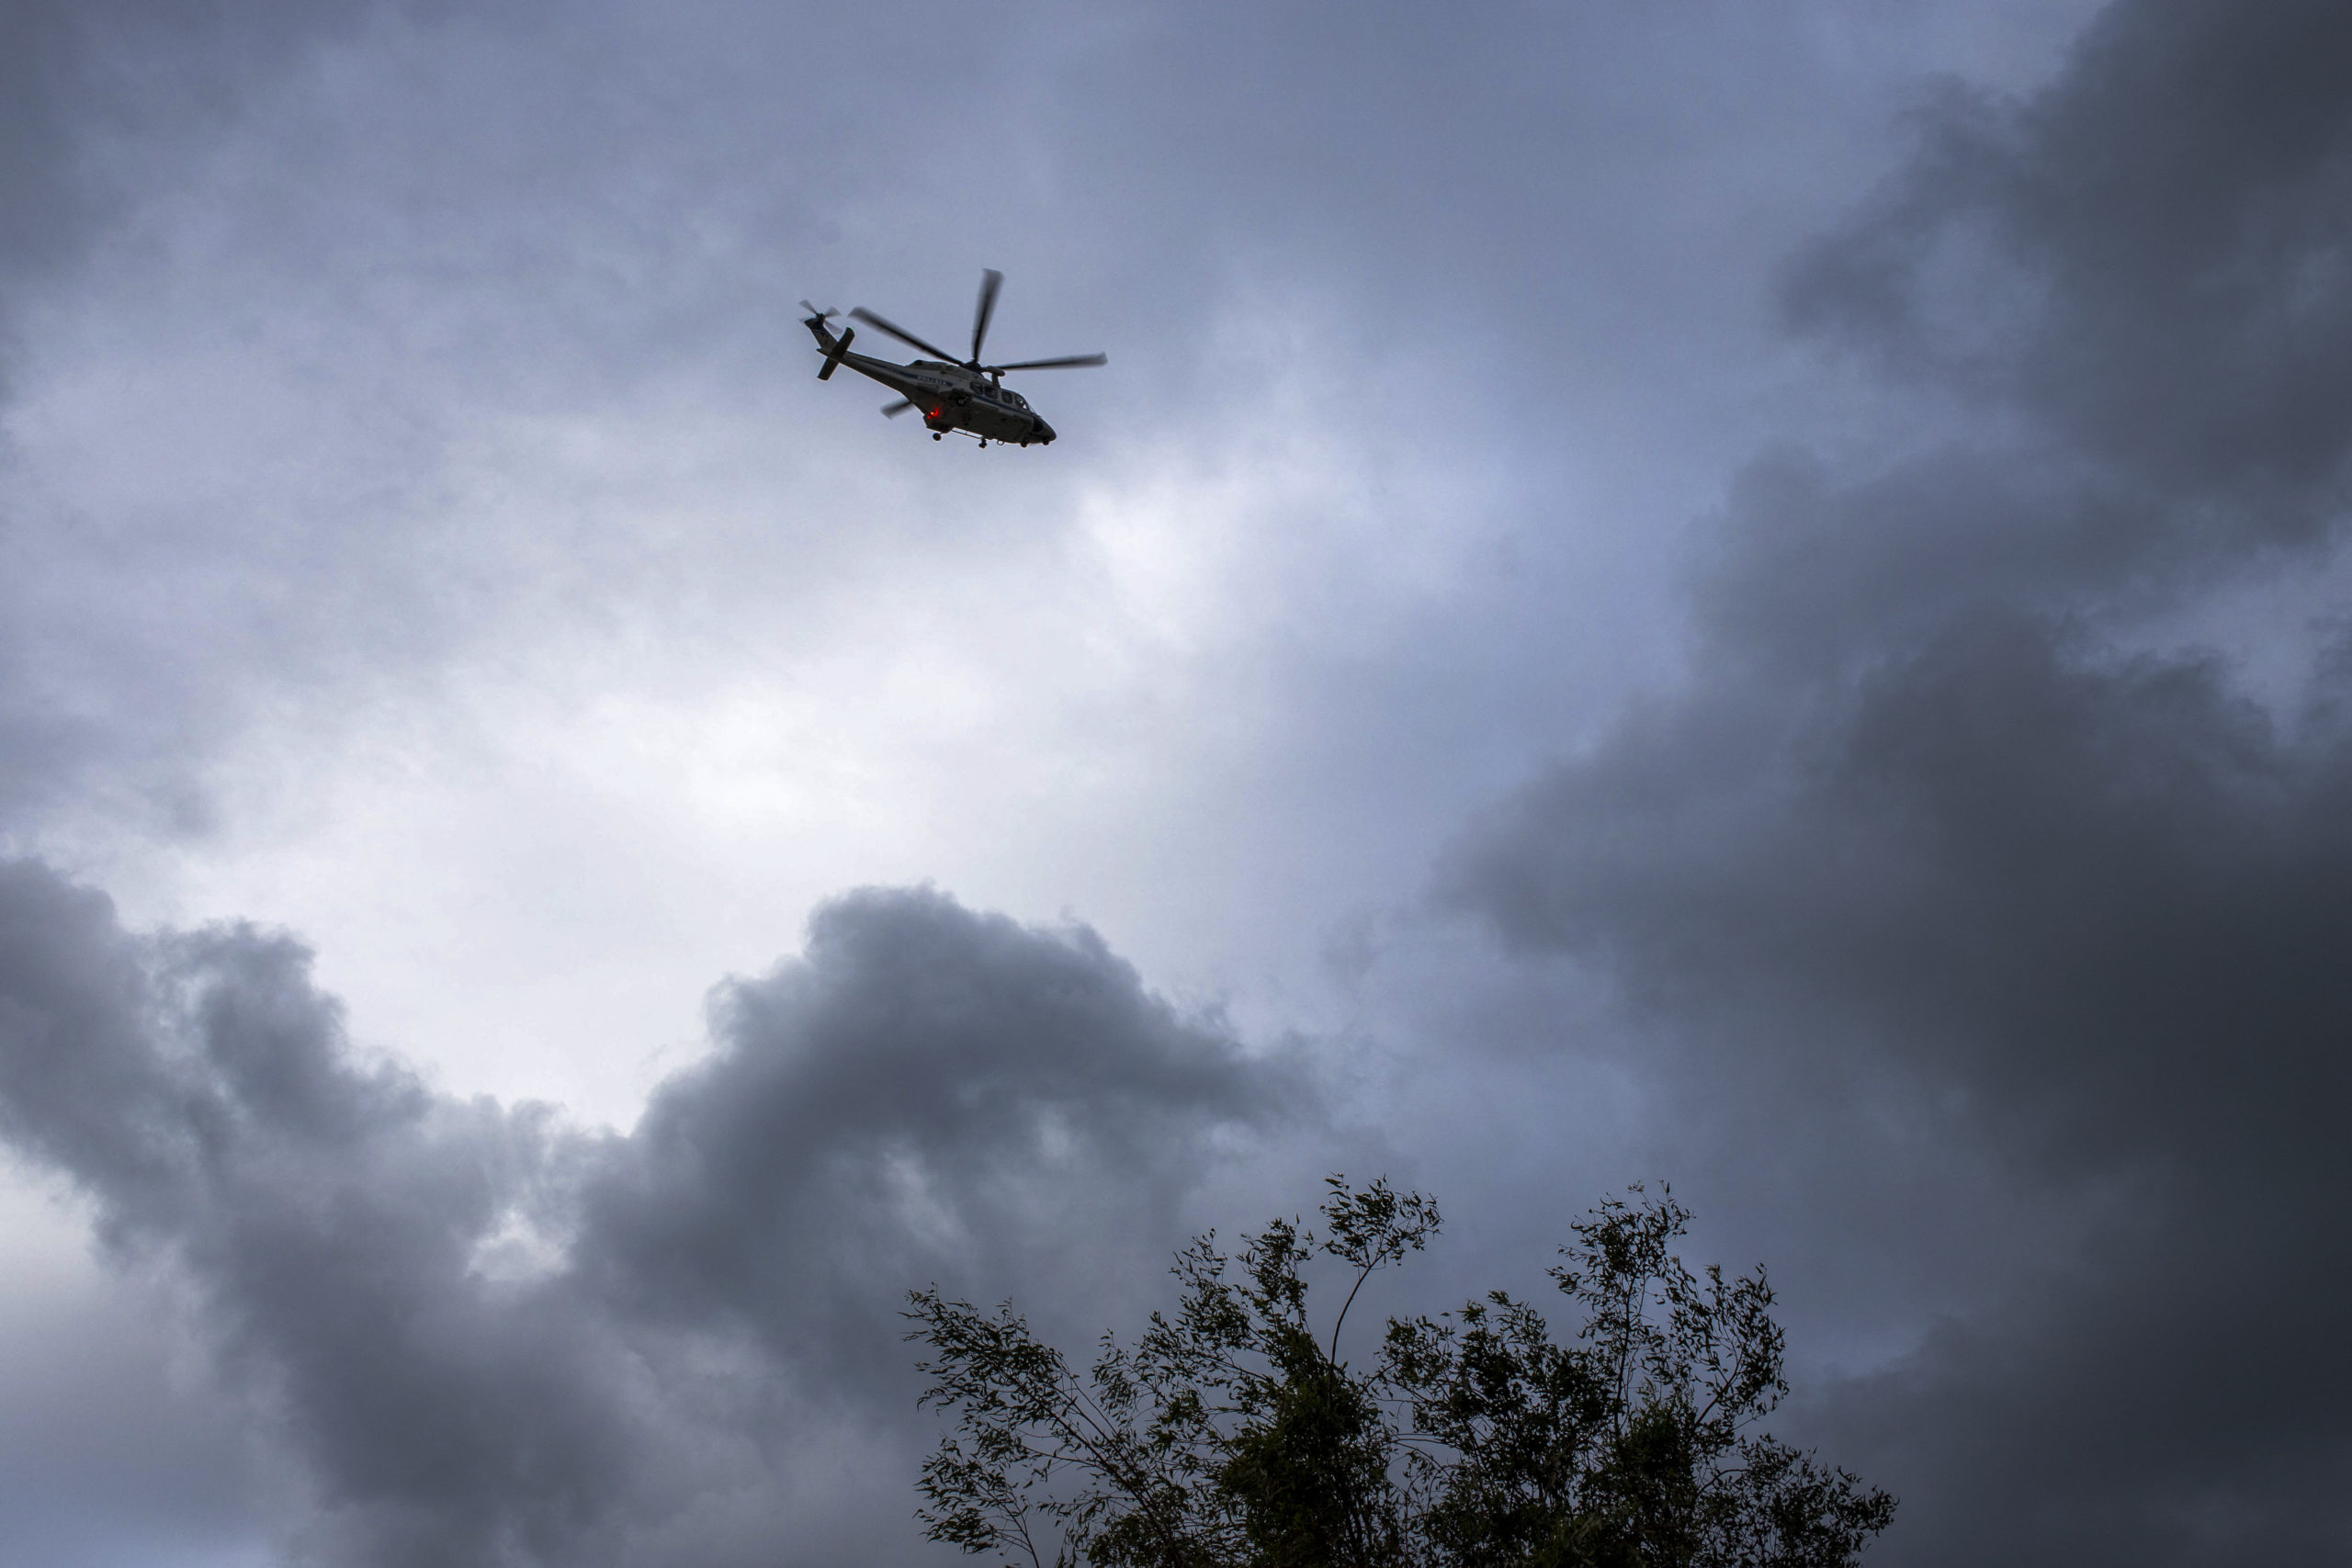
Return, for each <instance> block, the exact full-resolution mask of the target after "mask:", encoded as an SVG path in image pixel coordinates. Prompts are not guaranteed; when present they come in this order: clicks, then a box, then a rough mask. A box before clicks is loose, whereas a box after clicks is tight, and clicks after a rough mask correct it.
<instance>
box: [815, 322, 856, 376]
mask: <svg viewBox="0 0 2352 1568" xmlns="http://www.w3.org/2000/svg"><path fill="white" fill-rule="evenodd" d="M856 335H857V329H856V328H855V327H844V328H842V335H841V336H840V337H839V338H837V339H835V340H834V341H833V342H831V343H830V344H826V346H825V363H824V366H823V367H822V368H820V370H819V371H818V372H817V379H818V380H820V381H830V380H831V379H832V376H833V372H834V371H836V370H838V369H840V368H841V364H842V355H844V354H847V353H848V352H849V340H850V339H852V338H854V337H855V336H856Z"/></svg>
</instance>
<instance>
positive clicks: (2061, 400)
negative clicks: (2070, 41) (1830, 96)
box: [1789, 0, 2352, 547]
mask: <svg viewBox="0 0 2352 1568" xmlns="http://www.w3.org/2000/svg"><path fill="white" fill-rule="evenodd" d="M2348 48H2352V17H2347V16H2346V13H2345V11H2344V9H2343V7H2341V6H2334V5H2330V4H2327V3H2326V0H2268V3H2266V4H2262V5H2256V6H2214V5H2210V4H2204V3H2202V0H2154V3H2151V0H2137V3H2128V4H2121V5H2117V6H2111V7H2110V8H2109V10H2108V11H2107V12H2105V13H2104V14H2103V15H2102V16H2101V17H2100V18H2099V19H2098V21H2097V22H2096V23H2095V24H2094V25H2093V26H2092V28H2090V30H2089V32H2088V33H2087V34H2086V37H2085V38H2084V39H2082V40H2081V41H2080V43H2078V44H2077V46H2076V48H2075V54H2074V57H2073V59H2072V61H2071V62H2070V63H2069V66H2068V68H2067V71H2066V73H2065V75H2064V80H2063V82H2062V83H2060V84H2059V85H2057V86H2056V87H2054V88H2053V89H2052V90H2050V91H2047V92H2045V93H2043V94H2041V95H2040V96H2036V97H2034V98H2032V99H2030V101H2028V102H2025V103H2023V104H2018V105H2009V104H2004V103H2001V102H1998V101H1991V100H1988V99H1987V98H1986V97H1985V96H1983V95H1979V94H1972V93H1969V92H1966V91H1965V90H1961V89H1954V90H1952V91H1951V92H1949V93H1948V94H1947V95H1945V96H1943V98H1942V99H1941V100H1939V103H1938V105H1936V106H1935V107H1931V108H1930V109H1928V111H1925V112H1924V114H1923V117H1922V118H1923V125H1922V127H1921V134H1922V136H1923V138H1924V141H1925V145H1924V147H1923V149H1922V151H1921V152H1920V154H1919V156H1918V157H1917V159H1915V160H1914V161H1913V162H1912V163H1911V164H1910V165H1909V166H1908V167H1907V168H1906V170H1905V172H1904V173H1903V174H1902V175H1898V176H1897V177H1896V178H1895V179H1894V181H1893V182H1892V184H1891V185H1890V186H1889V187H1888V189H1887V190H1886V191H1885V192H1883V194H1882V196H1881V197H1880V198H1879V199H1878V200H1877V201H1876V202H1875V203H1874V204H1872V205H1871V206H1870V207H1869V208H1867V209H1865V210H1864V211H1863V212H1862V213H1860V215H1859V216H1858V217H1857V219H1856V220H1854V221H1853V222H1852V223H1851V224H1850V225H1849V226H1848V227H1847V228H1845V229H1844V230H1842V231H1839V232H1838V233H1836V234H1834V235H1832V236H1830V237H1828V238H1826V239H1825V240H1823V241H1822V242H1820V243H1819V244H1818V245H1817V246H1816V247H1815V249H1814V250H1813V251H1812V252H1811V254H1808V255H1807V256H1806V257H1805V258H1804V260H1803V261H1802V262H1801V263H1800V264H1799V265H1798V266H1797V268H1796V269H1795V272H1794V276H1792V281H1791V288H1790V296H1789V299H1790V305H1791V308H1792V315H1793V317H1794V319H1795V320H1796V321H1797V322H1798V323H1799V324H1800V325H1802V326H1804V327H1806V328H1810V329H1813V330H1818V331H1826V332H1833V333H1839V334H1841V335H1843V336H1845V337H1847V338H1848V339H1849V340H1850V341H1853V342H1855V343H1857V344H1860V346H1862V347H1863V348H1864V349H1866V350H1867V351H1868V352H1870V353H1871V354H1872V355H1875V356H1877V357H1879V358H1881V359H1882V360H1883V361H1886V362H1889V363H1891V364H1893V365H1894V366H1897V367H1903V368H1906V369H1908V370H1910V371H1913V372H1915V373H1918V374H1923V375H1926V376H1928V377H1929V378H1933V379H1936V380H1938V381H1941V382H1945V383H1947V384H1958V385H1962V386H1964V387H1966V388H1968V389H1972V390H1974V391H1976V392H1979V393H1982V394H1988V395H1990V396H1992V397H1994V398H1996V399H1997V400H2000V401H2001V402H2003V403H2004V404H2007V405H2009V406H2011V407H2013V408H2014V409H2015V410H2017V411H2018V412H2022V413H2023V414H2025V415H2026V416H2027V417H2028V418H2029V419H2030V420H2031V421H2032V422H2033V423H2034V425H2035V427H2036V429H2037V430H2038V431H2040V432H2041V433H2044V434H2049V435H2052V436H2054V437H2056V438H2058V439H2059V440H2061V441H2062V442H2063V443H2064V444H2065V445H2066V446H2067V447H2068V448H2069V449H2070V450H2071V451H2073V452H2075V453H2078V454H2081V455H2085V456H2088V457H2094V458H2097V459H2099V460H2103V461H2105V462H2108V463H2110V464H2113V465H2115V466H2116V467H2118V468H2121V469H2123V470H2126V471H2127V472H2128V473H2129V474H2130V475H2131V476H2132V477H2134V478H2137V479H2145V480H2146V481H2148V482H2149V484H2150V485H2151V486H2153V487H2160V488H2161V489H2163V490H2165V491H2172V492H2176V493H2177V492H2182V491H2186V492H2188V493H2189V494H2192V495H2195V496H2198V497H2200V498H2223V499H2227V500H2234V501H2239V502H2246V501H2252V502H2264V503H2266V504H2259V505H2243V506H2238V507H2234V508H2232V509H2230V510H2229V511H2228V512H2227V513H2224V514H2222V515H2218V516H2217V515H2215V514H2214V513H2211V512H2207V513H2201V514H2200V515H2201V516H2202V517H2203V518H2204V520H2206V521H2207V522H2209V523H2211V524H2215V525H2221V527H2220V534H2221V536H2220V537H2219V538H2218V539H2217V540H2216V541H2215V542H2216V543H2218V544H2220V545H2222V546H2223V547H2236V546H2238V545H2240V544H2243V543H2257V542H2265V541H2271V540H2280V541H2291V540H2293V539H2295V538H2298V537H2301V536H2304V535H2305V534H2307V533H2308V531H2309V530H2310V529H2311V528H2312V526H2313V525H2315V523H2316V522H2317V520H2318V518H2317V514H2316V513H2315V510H2314V507H2313V506H2312V505H2311V504H2303V505H2297V504H2290V503H2291V502H2297V501H2309V500H2311V499H2312V498H2311V497H2310V496H2309V493H2308V492H2309V491H2311V490H2312V488H2313V487H2323V493H2322V494H2321V495H2319V496H2318V497H2317V498H2316V501H2317V502H2318V507H2317V512H2324V511H2325V510H2326V509H2327V503H2329V502H2340V501H2341V499H2342V491H2341V489H2340V485H2341V481H2342V479H2343V467H2344V461H2345V457H2346V447H2347V444H2352V423H2347V418H2346V415H2347V412H2352V261H2347V259H2346V258H2347V253H2346V240H2347V238H2348V237H2352V235H2347V227H2352V217H2347V214H2352V99H2347V98H2346V95H2345V94H2344V93H2343V92H2342V91H2341V84H2340V82H2339V80H2338V73H2336V72H2335V69H2334V62H2335V61H2337V60H2340V59H2342V58H2343V57H2344V54H2345V52H2346V50H2347V49H2348ZM2154 515H2161V513H2152V516H2154Z"/></svg>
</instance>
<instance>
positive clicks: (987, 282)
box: [968, 267, 1004, 365]
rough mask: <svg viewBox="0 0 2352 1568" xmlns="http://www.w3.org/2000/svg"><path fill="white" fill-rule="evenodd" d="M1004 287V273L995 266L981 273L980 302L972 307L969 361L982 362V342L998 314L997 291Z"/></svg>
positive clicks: (976, 363)
mask: <svg viewBox="0 0 2352 1568" xmlns="http://www.w3.org/2000/svg"><path fill="white" fill-rule="evenodd" d="M1003 287H1004V274H1002V273H1001V272H999V271H997V270H996V268H994V267H989V269H988V270H986V271H985V272H983V273H981V274H980V302H979V303H978V305H975V306H973V307H972V357H971V359H970V360H969V361H968V363H970V364H973V365H978V363H979V362H980V344H981V343H982V341H984V340H985V339H986V338H987V337H988V335H989V317H990V316H993V315H995V314H996V291H997V290H998V289H1000V288H1003Z"/></svg>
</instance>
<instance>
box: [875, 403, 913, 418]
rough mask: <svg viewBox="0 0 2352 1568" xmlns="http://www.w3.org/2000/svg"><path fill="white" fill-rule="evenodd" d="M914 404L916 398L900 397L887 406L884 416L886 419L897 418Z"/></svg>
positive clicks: (883, 412)
mask: <svg viewBox="0 0 2352 1568" xmlns="http://www.w3.org/2000/svg"><path fill="white" fill-rule="evenodd" d="M914 406H915V400H913V399H912V398H900V399H899V400H898V401H897V402H895V403H892V404H890V405H889V406H888V408H885V409H884V410H883V411H882V417H883V418H885V419H896V418H898V417H899V415H900V414H902V413H904V412H907V411H908V410H909V409H910V408H912V407H914Z"/></svg>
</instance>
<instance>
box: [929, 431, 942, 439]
mask: <svg viewBox="0 0 2352 1568" xmlns="http://www.w3.org/2000/svg"><path fill="white" fill-rule="evenodd" d="M939 436H940V433H939V432H938V431H936V430H934V431H933V432H932V433H931V438H932V439H933V441H936V440H938V439H939Z"/></svg>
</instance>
